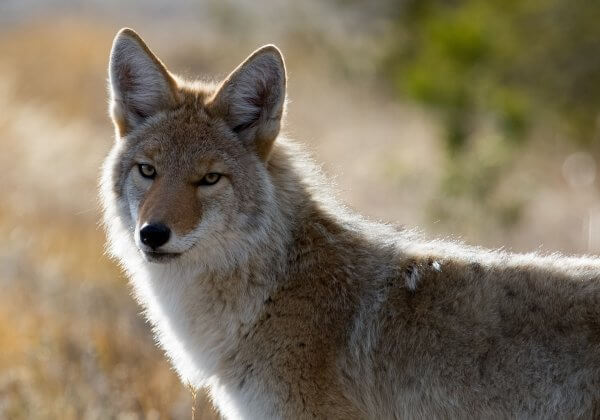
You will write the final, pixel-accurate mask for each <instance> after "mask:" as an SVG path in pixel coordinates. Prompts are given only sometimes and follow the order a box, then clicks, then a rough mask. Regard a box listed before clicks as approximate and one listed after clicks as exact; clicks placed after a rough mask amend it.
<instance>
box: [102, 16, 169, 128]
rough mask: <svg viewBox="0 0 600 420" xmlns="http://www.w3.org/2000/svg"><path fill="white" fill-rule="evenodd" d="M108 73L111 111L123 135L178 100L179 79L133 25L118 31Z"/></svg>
mask: <svg viewBox="0 0 600 420" xmlns="http://www.w3.org/2000/svg"><path fill="white" fill-rule="evenodd" d="M108 73H109V79H110V114H111V117H112V119H113V122H114V124H115V128H116V129H117V132H118V134H119V136H121V137H123V136H126V135H127V134H128V133H130V132H131V130H133V129H134V128H135V127H136V126H137V125H139V124H140V123H142V122H143V121H144V120H145V119H146V118H148V117H150V116H152V115H154V114H156V113H157V112H158V111H161V110H163V109H168V108H170V107H173V106H174V105H176V103H177V99H178V97H177V82H176V81H175V79H174V78H173V76H171V74H170V73H169V71H168V70H167V69H166V67H165V66H164V65H163V64H162V63H161V62H160V60H159V59H158V58H157V57H156V56H155V55H154V54H152V51H150V49H149V48H148V47H147V46H146V44H145V43H144V41H142V38H140V36H139V35H138V34H136V33H135V32H134V31H133V30H131V29H127V28H125V29H121V30H120V31H119V33H117V36H116V37H115V40H114V41H113V46H112V51H111V53H110V64H109V69H108Z"/></svg>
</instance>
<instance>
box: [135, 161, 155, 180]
mask: <svg viewBox="0 0 600 420" xmlns="http://www.w3.org/2000/svg"><path fill="white" fill-rule="evenodd" d="M138 169H139V171H140V175H142V176H143V177H144V178H150V179H153V178H154V177H155V176H156V169H154V166H152V165H148V164H147V163H140V164H139V165H138Z"/></svg>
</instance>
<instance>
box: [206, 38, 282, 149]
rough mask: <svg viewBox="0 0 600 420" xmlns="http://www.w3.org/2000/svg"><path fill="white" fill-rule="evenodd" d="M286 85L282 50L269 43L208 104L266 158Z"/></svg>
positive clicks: (278, 125) (277, 123)
mask: <svg viewBox="0 0 600 420" xmlns="http://www.w3.org/2000/svg"><path fill="white" fill-rule="evenodd" d="M285 86H286V74H285V64H284V62H283V57H282V55H281V52H279V50H278V49H277V47H275V46H274V45H266V46H264V47H262V48H260V49H258V50H256V51H255V52H254V53H253V54H252V55H250V57H248V58H247V59H246V61H244V62H243V63H242V64H240V66H239V67H238V68H237V69H235V70H234V71H233V72H232V73H231V74H230V75H229V76H228V77H227V78H226V79H225V81H223V83H222V84H221V86H220V87H219V89H218V90H217V93H216V94H215V96H214V97H213V99H212V101H211V103H210V104H209V106H208V107H209V109H210V110H211V111H212V113H213V114H215V115H219V116H221V117H222V118H223V119H224V120H225V121H226V123H227V124H228V125H229V127H230V128H231V129H232V130H233V131H234V132H236V133H237V134H238V136H239V137H240V139H241V141H243V142H245V143H247V144H250V145H252V146H253V147H254V148H255V150H256V151H257V153H258V154H259V156H261V157H262V158H263V159H265V160H266V159H267V158H268V156H269V152H270V150H271V146H272V144H273V141H274V140H275V138H276V137H277V135H278V134H279V129H280V127H281V119H282V116H283V112H284V105H285Z"/></svg>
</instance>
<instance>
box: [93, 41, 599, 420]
mask: <svg viewBox="0 0 600 420" xmlns="http://www.w3.org/2000/svg"><path fill="white" fill-rule="evenodd" d="M109 77H110V114H111V116H112V120H113V122H114V126H115V131H116V140H115V143H114V146H113V148H112V150H111V152H110V154H109V155H108V157H107V159H106V161H105V164H104V167H103V175H102V181H101V197H102V203H103V210H104V223H105V226H106V230H107V235H108V249H109V253H110V254H111V255H112V256H113V257H114V258H115V259H117V260H118V261H119V262H120V263H121V264H122V266H123V267H124V269H125V271H126V272H127V274H128V276H129V277H130V279H131V284H132V288H133V293H134V295H135V297H136V299H137V301H138V302H139V304H140V305H141V306H142V307H143V309H144V312H145V316H146V317H147V318H148V320H149V321H150V322H151V324H152V326H153V327H154V332H155V334H156V338H157V341H158V343H159V344H160V346H161V347H162V348H163V349H164V351H165V352H166V355H167V356H168V358H169V359H170V361H171V362H172V364H173V366H174V367H175V369H176V371H177V373H178V374H179V375H180V378H181V380H182V381H183V382H184V383H188V384H191V385H193V386H194V387H207V388H208V390H209V392H210V395H211V397H212V399H213V402H214V404H215V405H216V407H218V409H219V411H220V413H221V414H222V416H223V417H225V418H229V419H238V418H240V419H242V418H243V419H303V418H326V419H401V418H402V419H418V418H422V419H430V418H513V417H516V418H575V417H584V418H594V417H595V418H597V417H598V416H600V410H599V409H598V407H600V260H599V259H597V258H593V257H580V258H576V257H564V256H560V255H550V256H539V255H535V254H524V255H522V254H510V253H507V252H500V251H489V250H484V249H480V248H474V247H468V246H464V245H461V244H457V243H452V242H449V241H440V240H433V241H428V240H425V239H423V238H422V237H421V235H420V234H418V233H415V232H413V231H409V230H403V229H395V228H392V227H390V226H387V225H383V224H378V223H373V222H370V221H368V220H365V219H363V218H361V217H360V216H357V215H355V214H353V213H351V212H350V211H348V210H346V209H345V208H344V207H343V206H341V205H339V204H337V203H336V201H335V200H334V199H332V198H331V197H332V194H331V193H330V191H329V190H328V186H327V183H326V182H324V175H323V174H322V173H321V172H320V171H319V170H318V169H317V167H316V165H314V164H313V163H312V161H311V160H310V158H308V157H307V154H306V153H305V152H304V151H303V150H302V148H301V147H299V146H298V145H297V144H295V143H294V142H293V141H291V140H289V139H287V138H284V137H283V136H282V135H280V128H281V125H282V117H283V115H284V110H285V103H286V83H287V80H286V70H285V65H284V61H283V58H282V55H281V53H280V52H279V50H278V49H277V48H276V47H275V46H273V45H267V46H264V47H262V48H260V49H258V50H256V51H255V52H254V53H252V54H251V55H250V56H249V57H248V58H247V59H246V60H245V61H244V62H243V63H242V64H240V66H239V67H237V68H236V69H235V70H234V71H233V72H232V73H231V74H230V75H229V76H228V77H227V78H226V79H225V80H224V81H222V82H221V83H218V84H210V83H201V82H188V81H184V80H182V79H180V78H178V77H176V76H175V75H173V74H172V73H170V72H169V71H168V70H167V68H166V67H165V66H164V65H163V64H162V62H161V61H160V60H159V59H158V58H157V57H156V56H155V55H154V54H153V53H152V52H151V51H150V49H149V48H148V47H147V46H146V44H145V43H144V42H143V41H142V39H141V38H140V37H139V36H138V35H137V34H136V33H135V32H134V31H132V30H131V29H123V30H121V31H120V32H119V33H118V34H117V36H116V38H115V40H114V44H113V46H112V51H111V55H110V65H109Z"/></svg>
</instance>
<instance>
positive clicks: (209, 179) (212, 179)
mask: <svg viewBox="0 0 600 420" xmlns="http://www.w3.org/2000/svg"><path fill="white" fill-rule="evenodd" d="M219 179H221V174H218V173H216V172H209V173H207V174H206V175H204V178H202V179H201V180H200V182H199V183H198V185H214V184H216V183H217V182H219Z"/></svg>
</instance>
